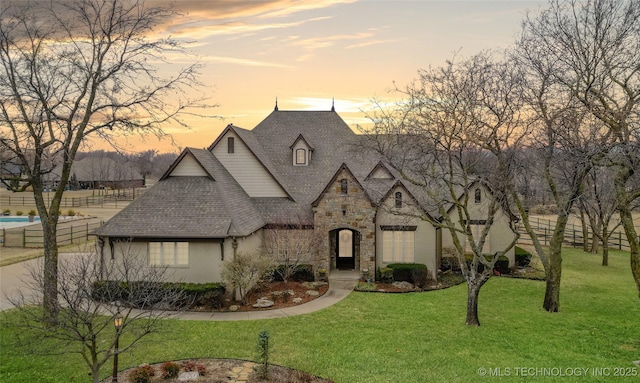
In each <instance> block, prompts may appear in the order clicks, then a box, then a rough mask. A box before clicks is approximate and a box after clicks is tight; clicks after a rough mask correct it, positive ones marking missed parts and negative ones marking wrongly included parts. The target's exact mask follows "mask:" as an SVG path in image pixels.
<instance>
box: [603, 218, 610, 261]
mask: <svg viewBox="0 0 640 383" xmlns="http://www.w3.org/2000/svg"><path fill="white" fill-rule="evenodd" d="M607 226H609V222H608V221H607V222H604V223H603V224H602V266H609V236H610V235H611V234H609V228H608V227H607Z"/></svg>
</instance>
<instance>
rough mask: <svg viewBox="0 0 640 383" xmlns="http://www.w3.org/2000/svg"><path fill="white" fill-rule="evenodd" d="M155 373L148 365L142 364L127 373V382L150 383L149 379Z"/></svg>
mask: <svg viewBox="0 0 640 383" xmlns="http://www.w3.org/2000/svg"><path fill="white" fill-rule="evenodd" d="M155 374H156V373H155V371H154V370H153V367H151V366H149V365H148V364H144V365H142V366H140V367H136V368H134V369H133V370H131V372H129V380H130V381H131V382H132V383H149V382H150V381H151V377H152V376H154V375H155Z"/></svg>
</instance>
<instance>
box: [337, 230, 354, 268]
mask: <svg viewBox="0 0 640 383" xmlns="http://www.w3.org/2000/svg"><path fill="white" fill-rule="evenodd" d="M336 240H337V243H336V255H337V256H336V268H337V269H339V270H353V269H355V268H356V255H355V251H354V250H355V249H354V245H353V232H352V231H351V230H347V229H344V230H339V231H338V235H337V236H336Z"/></svg>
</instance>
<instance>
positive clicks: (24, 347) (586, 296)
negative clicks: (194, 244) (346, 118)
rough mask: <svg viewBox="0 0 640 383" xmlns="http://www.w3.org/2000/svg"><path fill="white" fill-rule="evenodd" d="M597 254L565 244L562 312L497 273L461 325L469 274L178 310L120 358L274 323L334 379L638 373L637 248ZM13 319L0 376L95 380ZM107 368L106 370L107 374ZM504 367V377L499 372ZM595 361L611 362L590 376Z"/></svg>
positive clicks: (250, 340) (290, 349)
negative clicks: (241, 310)
mask: <svg viewBox="0 0 640 383" xmlns="http://www.w3.org/2000/svg"><path fill="white" fill-rule="evenodd" d="M600 262H601V257H600V256H598V255H590V254H584V253H582V251H580V250H574V249H565V250H564V262H563V276H562V279H563V285H562V290H561V300H560V303H561V306H560V310H561V311H560V312H559V313H555V314H550V313H547V312H545V311H544V310H542V308H541V306H542V300H543V297H544V282H540V281H531V280H523V279H513V278H501V277H495V278H492V279H491V280H490V281H489V282H488V283H487V285H486V286H485V287H483V289H482V291H481V293H480V307H479V316H480V321H481V323H482V326H481V327H479V328H473V327H467V326H465V325H464V318H465V310H466V284H462V285H458V286H454V287H451V288H449V289H445V290H441V291H431V292H421V293H407V294H371V293H364V292H354V293H352V294H350V295H349V296H348V297H347V298H346V299H345V300H343V301H341V302H339V303H338V304H336V305H335V306H333V307H330V308H328V309H325V310H321V311H319V312H315V313H312V314H308V315H302V316H296V317H290V318H284V319H273V320H261V321H241V322H209V321H203V322H199V321H179V320H170V321H168V323H167V328H166V331H165V332H164V333H162V334H155V335H152V336H150V337H148V338H145V341H144V343H143V344H142V345H140V346H138V347H137V348H136V349H135V351H134V352H133V353H127V354H122V355H121V356H120V366H121V368H127V367H133V366H137V365H139V364H142V363H155V362H160V361H165V360H180V359H185V358H198V357H205V358H239V359H254V357H255V345H256V339H257V334H258V333H259V332H260V331H261V330H267V331H268V332H269V334H270V335H271V344H272V354H271V360H272V362H273V363H275V364H280V365H285V366H289V367H293V368H296V369H300V370H303V371H306V372H309V373H311V374H315V375H319V376H322V377H325V378H329V379H332V380H334V381H336V382H338V383H357V382H403V383H407V382H472V381H473V382H482V381H485V382H496V381H497V382H505V383H506V382H521V381H526V382H610V381H615V382H637V381H638V379H639V378H638V376H640V366H638V365H634V364H633V361H637V360H640V299H638V296H637V290H636V287H635V285H634V283H633V280H632V277H631V271H630V270H629V256H628V253H622V252H613V254H611V257H610V266H608V267H602V266H600ZM5 315H11V313H10V312H9V313H6V314H5ZM6 320H7V318H1V319H0V325H1V326H0V352H1V363H0V381H2V382H5V383H19V382H25V383H26V382H29V383H31V382H42V383H47V382H61V383H62V382H87V381H90V379H89V377H88V376H87V370H86V368H84V366H83V365H82V362H81V361H80V360H79V359H78V356H77V355H62V356H61V355H40V354H38V352H39V350H41V349H42V348H43V347H44V346H45V345H46V343H47V341H46V340H43V341H42V342H41V343H38V344H34V343H31V344H24V343H21V342H20V341H19V339H22V338H23V336H24V334H22V335H21V336H20V337H19V336H18V334H16V333H15V331H12V330H11V329H9V328H7V327H6V326H5V325H4V324H3V323H2V322H4V321H6ZM110 367H111V365H110V364H109V363H108V364H107V366H105V368H104V369H103V371H102V373H103V375H104V376H105V377H106V376H107V375H108V371H109V369H110ZM497 368H500V369H501V370H500V374H502V375H503V376H501V377H498V376H495V374H496V373H497V372H498V371H497V370H496V369H497ZM519 368H526V369H527V370H525V372H526V373H527V374H528V376H525V377H523V376H522V373H521V372H519V371H522V370H516V369H519ZM578 368H580V369H588V370H586V372H585V373H586V375H585V376H568V374H570V373H571V374H575V371H577V370H576V369H578ZM594 368H599V369H603V368H604V369H607V368H608V369H609V370H602V371H601V372H600V373H596V375H604V376H594ZM616 368H628V370H627V371H636V376H635V377H619V376H615V377H614V375H613V374H614V371H618V372H619V371H624V370H615V369H616ZM483 369H484V370H483ZM507 369H509V370H508V371H509V372H508V374H509V376H504V375H506V371H507ZM531 369H533V370H531ZM535 369H539V370H538V371H536V370H535ZM541 369H547V370H546V371H547V372H546V373H545V372H544V370H541ZM553 369H556V370H553ZM633 369H635V370H633ZM479 371H480V373H479ZM517 371H518V372H517ZM581 371H585V370H581ZM485 372H486V374H487V375H482V374H483V373H485ZM581 373H582V372H581ZM607 373H608V374H609V375H606V374H607ZM490 374H494V376H490ZM554 374H555V375H554ZM558 374H562V375H558ZM543 375H546V376H543Z"/></svg>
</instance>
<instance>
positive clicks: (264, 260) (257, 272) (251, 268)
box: [221, 252, 272, 304]
mask: <svg viewBox="0 0 640 383" xmlns="http://www.w3.org/2000/svg"><path fill="white" fill-rule="evenodd" d="M271 266H272V260H271V259H270V258H269V257H267V256H265V255H264V254H261V253H253V254H249V253H243V252H238V253H236V254H235V255H234V256H233V259H231V260H225V261H224V262H222V273H221V276H222V281H223V282H225V284H226V285H228V286H231V287H233V288H234V289H237V292H238V294H239V295H240V300H241V301H242V303H243V304H245V303H246V296H247V294H248V293H249V291H251V290H252V289H253V288H254V287H255V286H256V284H257V283H258V282H260V279H261V278H262V277H263V276H264V275H265V274H266V273H267V271H269V270H270V269H271V268H272V267H271Z"/></svg>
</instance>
